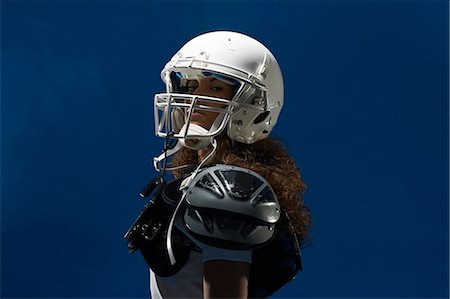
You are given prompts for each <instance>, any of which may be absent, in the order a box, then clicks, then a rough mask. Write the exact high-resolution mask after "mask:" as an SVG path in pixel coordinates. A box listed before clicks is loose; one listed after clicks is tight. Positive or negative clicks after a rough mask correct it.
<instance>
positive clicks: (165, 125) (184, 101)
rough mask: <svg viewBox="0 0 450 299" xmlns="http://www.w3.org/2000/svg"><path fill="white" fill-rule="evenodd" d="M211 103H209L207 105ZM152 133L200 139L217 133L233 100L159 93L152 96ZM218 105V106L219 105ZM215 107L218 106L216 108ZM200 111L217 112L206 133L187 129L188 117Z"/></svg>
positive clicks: (232, 106)
mask: <svg viewBox="0 0 450 299" xmlns="http://www.w3.org/2000/svg"><path fill="white" fill-rule="evenodd" d="M211 104H212V105H211ZM154 105H155V111H154V113H155V134H156V136H158V137H163V138H165V137H169V138H175V139H201V138H210V137H214V136H217V135H218V134H219V133H220V132H222V131H223V129H224V128H225V126H226V124H227V122H228V120H229V119H230V115H231V114H233V109H234V107H236V106H238V104H237V103H236V102H233V101H229V100H226V99H221V98H215V97H208V96H201V95H191V94H180V93H159V94H156V95H155V98H154ZM219 105H220V106H222V107H220V106H219ZM218 106H219V107H218ZM203 111H209V112H214V113H217V116H216V120H215V121H214V122H213V124H212V125H211V127H210V128H204V129H206V130H207V131H206V132H204V131H203V132H196V131H193V130H189V129H190V128H191V127H192V125H193V124H192V123H191V120H192V117H193V115H196V114H200V115H201V114H202V112H203Z"/></svg>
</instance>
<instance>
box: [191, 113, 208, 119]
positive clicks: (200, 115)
mask: <svg viewBox="0 0 450 299" xmlns="http://www.w3.org/2000/svg"><path fill="white" fill-rule="evenodd" d="M204 118H205V115H204V114H203V113H201V112H194V113H192V117H191V120H199V119H204Z"/></svg>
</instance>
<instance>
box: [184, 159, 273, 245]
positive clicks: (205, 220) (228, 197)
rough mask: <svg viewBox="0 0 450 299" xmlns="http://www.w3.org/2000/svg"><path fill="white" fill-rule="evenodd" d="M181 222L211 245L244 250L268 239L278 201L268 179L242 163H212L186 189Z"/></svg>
mask: <svg viewBox="0 0 450 299" xmlns="http://www.w3.org/2000/svg"><path fill="white" fill-rule="evenodd" d="M186 203H187V205H186V209H185V212H184V217H183V220H184V225H185V226H186V229H187V231H188V232H189V233H190V234H191V235H192V236H193V237H194V238H196V239H197V240H199V241H201V242H203V243H206V244H208V245H211V246H215V247H221V248H228V249H241V250H248V249H254V248H256V247H260V246H262V245H264V244H266V243H267V242H269V241H270V240H271V239H272V237H273V236H274V234H275V224H276V223H277V222H278V220H279V219H280V213H281V212H280V210H281V208H280V204H279V202H278V200H277V198H276V195H275V193H274V191H273V190H272V188H271V187H270V185H269V183H268V182H267V181H266V180H265V179H264V178H263V177H262V176H260V175H259V174H257V173H255V172H254V171H251V170H249V169H245V168H242V167H237V166H231V165H215V166H212V167H208V168H205V169H203V170H202V171H200V172H199V173H198V174H197V175H196V176H195V178H194V179H193V180H192V181H191V182H190V184H189V186H187V189H186Z"/></svg>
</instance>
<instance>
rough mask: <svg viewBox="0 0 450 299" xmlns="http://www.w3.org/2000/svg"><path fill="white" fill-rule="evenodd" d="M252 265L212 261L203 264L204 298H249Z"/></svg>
mask: <svg viewBox="0 0 450 299" xmlns="http://www.w3.org/2000/svg"><path fill="white" fill-rule="evenodd" d="M249 272H250V264H249V263H245V262H235V261H225V260H210V261H206V262H205V263H204V264H203V298H204V299H210V298H242V299H244V298H247V297H248V276H249Z"/></svg>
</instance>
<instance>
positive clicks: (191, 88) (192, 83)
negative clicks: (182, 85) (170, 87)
mask: <svg viewBox="0 0 450 299" xmlns="http://www.w3.org/2000/svg"><path fill="white" fill-rule="evenodd" d="M197 87H198V82H197V81H194V80H189V81H188V84H187V92H189V93H192V92H194V91H195V90H196V89H197Z"/></svg>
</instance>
